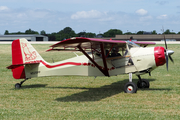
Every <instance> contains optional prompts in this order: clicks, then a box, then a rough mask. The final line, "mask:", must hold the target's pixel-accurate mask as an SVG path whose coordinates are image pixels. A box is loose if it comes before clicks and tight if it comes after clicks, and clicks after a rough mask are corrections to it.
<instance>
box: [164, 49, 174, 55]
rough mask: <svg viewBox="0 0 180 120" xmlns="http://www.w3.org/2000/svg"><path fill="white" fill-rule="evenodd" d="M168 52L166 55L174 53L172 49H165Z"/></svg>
mask: <svg viewBox="0 0 180 120" xmlns="http://www.w3.org/2000/svg"><path fill="white" fill-rule="evenodd" d="M166 51H167V52H168V55H172V54H173V53H174V51H172V50H166Z"/></svg>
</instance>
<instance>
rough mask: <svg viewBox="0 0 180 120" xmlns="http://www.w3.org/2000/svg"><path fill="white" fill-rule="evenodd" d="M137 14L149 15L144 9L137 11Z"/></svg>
mask: <svg viewBox="0 0 180 120" xmlns="http://www.w3.org/2000/svg"><path fill="white" fill-rule="evenodd" d="M136 13H137V14H138V15H146V14H147V13H148V11H146V10H144V9H139V10H137V11H136Z"/></svg>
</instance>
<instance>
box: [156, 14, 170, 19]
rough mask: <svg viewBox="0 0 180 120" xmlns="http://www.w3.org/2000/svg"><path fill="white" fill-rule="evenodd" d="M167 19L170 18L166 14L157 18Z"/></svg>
mask: <svg viewBox="0 0 180 120" xmlns="http://www.w3.org/2000/svg"><path fill="white" fill-rule="evenodd" d="M167 18H168V16H167V15H166V14H165V15H160V16H157V19H167Z"/></svg>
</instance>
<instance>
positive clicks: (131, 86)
mask: <svg viewBox="0 0 180 120" xmlns="http://www.w3.org/2000/svg"><path fill="white" fill-rule="evenodd" d="M124 92H125V93H136V92H137V86H136V84H135V83H133V82H128V83H126V84H125V86H124Z"/></svg>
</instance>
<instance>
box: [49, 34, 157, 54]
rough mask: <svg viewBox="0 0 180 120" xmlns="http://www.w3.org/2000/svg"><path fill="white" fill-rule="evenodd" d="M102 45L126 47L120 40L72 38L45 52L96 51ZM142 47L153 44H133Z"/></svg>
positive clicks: (124, 42)
mask: <svg viewBox="0 0 180 120" xmlns="http://www.w3.org/2000/svg"><path fill="white" fill-rule="evenodd" d="M101 43H104V45H105V47H110V46H112V45H113V44H114V45H116V46H118V47H122V46H125V45H126V41H121V40H106V39H94V38H84V37H73V38H70V39H66V40H63V41H60V42H58V43H56V44H54V45H51V46H50V47H52V49H49V50H47V51H61V50H63V51H69V50H72V51H79V49H77V48H78V46H81V48H83V49H98V48H100V46H99V45H100V44H101ZM134 43H135V44H138V45H140V46H142V47H146V46H148V45H155V44H156V43H154V42H134ZM57 47H61V49H56V48H57Z"/></svg>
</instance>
